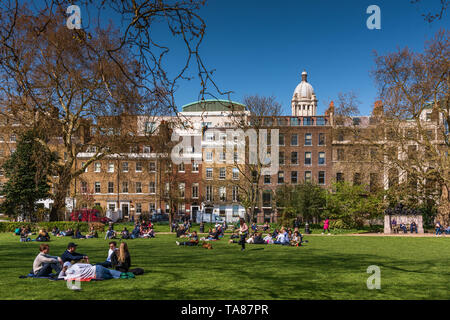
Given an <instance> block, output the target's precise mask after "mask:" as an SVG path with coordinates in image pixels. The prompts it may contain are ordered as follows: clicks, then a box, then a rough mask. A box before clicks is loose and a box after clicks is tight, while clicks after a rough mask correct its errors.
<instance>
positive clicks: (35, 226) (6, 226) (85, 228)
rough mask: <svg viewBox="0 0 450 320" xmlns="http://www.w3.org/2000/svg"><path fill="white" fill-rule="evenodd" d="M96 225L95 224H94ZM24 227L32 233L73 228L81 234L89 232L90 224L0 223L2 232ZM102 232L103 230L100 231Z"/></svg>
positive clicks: (74, 222)
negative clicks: (56, 228)
mask: <svg viewBox="0 0 450 320" xmlns="http://www.w3.org/2000/svg"><path fill="white" fill-rule="evenodd" d="M93 224H94V223H93ZM95 225H96V229H97V230H98V227H97V225H98V224H97V223H95ZM22 226H30V228H31V231H35V232H37V231H39V230H40V229H46V230H47V231H48V232H51V231H52V229H53V227H55V226H56V227H58V228H59V230H67V229H69V228H72V229H74V230H76V229H77V228H79V229H80V231H81V232H89V223H88V222H76V221H54V222H36V223H30V222H0V232H14V231H15V230H16V228H18V227H19V228H20V227H22ZM100 231H102V230H100Z"/></svg>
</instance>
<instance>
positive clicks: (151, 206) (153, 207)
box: [148, 202, 156, 212]
mask: <svg viewBox="0 0 450 320" xmlns="http://www.w3.org/2000/svg"><path fill="white" fill-rule="evenodd" d="M148 209H149V211H150V212H155V211H156V205H155V204H154V203H153V202H152V203H149V205H148Z"/></svg>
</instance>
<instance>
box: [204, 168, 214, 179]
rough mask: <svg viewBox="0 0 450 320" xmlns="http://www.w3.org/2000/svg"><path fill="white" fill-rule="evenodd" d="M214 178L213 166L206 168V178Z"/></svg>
mask: <svg viewBox="0 0 450 320" xmlns="http://www.w3.org/2000/svg"><path fill="white" fill-rule="evenodd" d="M212 178H213V168H206V179H212Z"/></svg>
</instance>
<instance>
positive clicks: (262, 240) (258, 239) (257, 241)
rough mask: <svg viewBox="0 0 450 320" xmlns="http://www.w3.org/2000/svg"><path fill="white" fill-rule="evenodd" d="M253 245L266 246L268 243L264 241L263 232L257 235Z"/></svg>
mask: <svg viewBox="0 0 450 320" xmlns="http://www.w3.org/2000/svg"><path fill="white" fill-rule="evenodd" d="M253 243H254V244H266V242H265V241H264V239H263V237H262V233H261V232H258V233H255V236H254V238H253Z"/></svg>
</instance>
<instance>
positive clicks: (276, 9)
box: [174, 0, 450, 115]
mask: <svg viewBox="0 0 450 320" xmlns="http://www.w3.org/2000/svg"><path fill="white" fill-rule="evenodd" d="M422 1H423V2H424V3H423V4H421V5H413V4H411V3H410V0H369V1H367V0H342V1H337V0H292V1H287V0H284V1H283V0H281V1H276V2H275V1H263V0H259V1H257V0H245V1H244V0H226V1H225V0H220V1H219V0H210V1H209V2H208V3H207V5H206V7H205V8H204V9H202V11H201V13H202V16H203V17H204V19H205V21H206V24H207V30H206V37H205V39H204V41H203V43H202V45H201V54H202V57H203V59H204V60H205V62H206V64H207V65H208V67H209V68H211V69H215V70H216V71H215V73H214V79H215V81H216V82H217V84H218V85H219V86H220V88H221V89H223V90H232V91H234V93H233V94H232V95H231V98H232V99H233V100H235V101H238V102H241V101H242V98H243V97H244V96H245V95H252V94H259V95H265V96H269V95H273V96H275V97H276V98H277V100H278V101H279V102H280V103H281V104H282V106H283V113H284V114H290V112H291V111H290V101H291V98H292V93H293V91H294V89H295V87H296V85H297V84H298V83H299V81H300V73H301V72H302V71H303V69H305V70H306V71H307V72H308V74H309V76H308V80H309V82H310V83H311V85H312V86H313V87H314V90H315V92H316V95H317V97H318V99H319V108H318V113H319V114H323V112H324V111H325V109H326V108H327V105H326V104H327V103H328V102H329V101H330V100H336V97H337V95H338V93H339V92H348V91H351V90H352V91H354V92H355V93H356V94H357V95H358V97H359V100H360V101H361V102H362V105H361V108H360V111H361V114H363V115H368V114H370V112H371V110H372V106H373V102H374V101H375V100H376V98H377V88H376V86H375V83H374V80H373V79H372V77H371V76H370V70H372V69H373V67H374V62H373V61H374V55H373V51H374V50H376V51H377V52H378V53H381V54H383V53H388V52H392V51H394V50H396V48H397V47H405V46H408V47H410V48H411V49H413V50H417V51H421V50H423V47H424V42H425V41H426V40H427V39H430V38H431V37H433V36H434V34H435V33H436V31H437V30H439V29H440V28H447V29H448V27H449V25H450V18H449V14H448V12H447V13H446V15H445V17H444V18H443V19H442V20H440V21H436V22H433V23H431V24H430V23H428V22H426V21H425V20H424V19H423V17H422V16H421V14H422V13H424V12H428V11H427V10H428V9H434V10H436V9H437V7H438V4H439V0H422ZM372 4H375V5H378V6H379V7H380V9H381V30H369V29H368V28H367V27H366V20H367V18H368V17H369V16H370V15H369V14H367V13H366V9H367V7H368V6H369V5H372ZM427 8H428V9H427ZM176 55H177V54H176V53H175V54H174V57H176ZM191 74H194V73H191ZM199 90H200V86H199V85H198V81H195V80H194V81H186V82H182V83H180V84H179V88H178V90H177V93H176V103H177V105H179V106H180V107H181V106H182V105H184V104H187V103H190V102H192V101H195V100H197V98H198V93H199Z"/></svg>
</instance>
